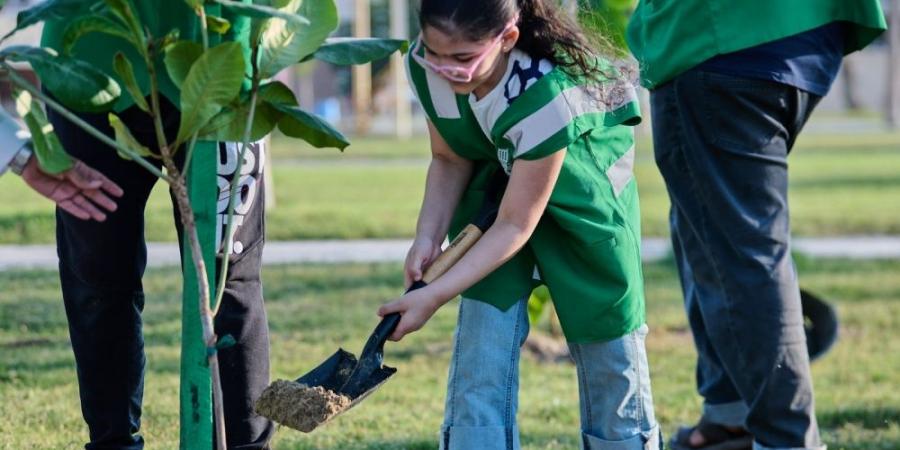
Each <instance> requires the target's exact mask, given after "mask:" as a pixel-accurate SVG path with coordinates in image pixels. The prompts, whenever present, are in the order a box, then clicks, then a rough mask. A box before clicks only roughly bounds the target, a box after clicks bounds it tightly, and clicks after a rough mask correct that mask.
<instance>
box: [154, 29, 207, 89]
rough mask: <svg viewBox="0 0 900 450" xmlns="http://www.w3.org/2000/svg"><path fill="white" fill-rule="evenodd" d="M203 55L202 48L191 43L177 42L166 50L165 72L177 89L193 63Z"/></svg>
mask: <svg viewBox="0 0 900 450" xmlns="http://www.w3.org/2000/svg"><path fill="white" fill-rule="evenodd" d="M202 54H203V46H201V45H200V44H198V43H196V42H192V41H178V42H176V43H174V44H172V45H170V46H169V47H168V48H166V57H165V59H164V60H163V61H164V62H165V64H166V72H168V73H169V78H171V79H172V82H173V83H175V86H177V87H178V88H179V89H180V88H181V85H182V83H183V82H184V79H185V78H187V75H188V72H189V71H190V70H191V66H193V65H194V62H196V61H197V59H198V58H200V55H202Z"/></svg>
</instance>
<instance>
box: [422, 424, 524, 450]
mask: <svg viewBox="0 0 900 450" xmlns="http://www.w3.org/2000/svg"><path fill="white" fill-rule="evenodd" d="M519 447H520V444H519V430H518V428H517V427H516V426H513V427H467V426H450V427H444V428H443V429H442V430H441V445H440V450H469V449H473V448H477V449H479V450H493V449H497V450H509V449H514V450H518V449H519Z"/></svg>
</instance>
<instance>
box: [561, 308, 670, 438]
mask: <svg viewBox="0 0 900 450" xmlns="http://www.w3.org/2000/svg"><path fill="white" fill-rule="evenodd" d="M646 337H647V325H642V326H641V327H640V328H638V329H637V330H635V331H633V332H631V333H629V334H627V335H625V336H622V337H621V338H618V339H614V340H612V341H608V342H597V343H589V344H569V349H570V350H571V351H572V357H573V358H574V359H575V365H576V367H577V368H578V392H579V400H580V404H581V432H582V443H583V448H584V449H585V450H662V448H663V447H662V439H661V436H660V430H659V425H658V424H657V423H656V417H655V415H654V413H653V395H652V393H651V389H650V367H649V365H648V364H647V351H646V349H645V347H644V341H645V339H646Z"/></svg>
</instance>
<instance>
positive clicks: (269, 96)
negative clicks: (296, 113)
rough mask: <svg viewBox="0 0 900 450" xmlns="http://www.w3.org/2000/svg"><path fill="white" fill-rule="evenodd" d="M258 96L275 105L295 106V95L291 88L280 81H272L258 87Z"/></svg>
mask: <svg viewBox="0 0 900 450" xmlns="http://www.w3.org/2000/svg"><path fill="white" fill-rule="evenodd" d="M259 98H260V99H261V100H265V101H266V102H269V103H274V104H276V105H286V106H297V97H295V96H294V92H293V91H291V88H289V87H287V86H285V84H284V83H282V82H280V81H272V82H269V83H266V84H264V85H262V86H260V87H259Z"/></svg>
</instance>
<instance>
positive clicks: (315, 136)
mask: <svg viewBox="0 0 900 450" xmlns="http://www.w3.org/2000/svg"><path fill="white" fill-rule="evenodd" d="M269 104H270V105H272V107H274V108H275V109H277V110H279V111H281V112H283V113H284V117H282V118H281V120H280V121H279V122H278V129H279V130H281V132H282V133H284V134H286V135H288V136H290V137H295V138H300V139H303V140H304V141H306V142H308V143H309V144H310V145H312V146H313V147H317V148H324V147H334V148H337V149H339V150H341V151H343V150H344V149H345V148H347V146H348V145H350V142H349V141H347V138H345V137H344V135H343V134H341V132H340V131H338V130H336V129H334V127H332V126H331V125H330V124H329V123H328V122H326V121H325V120H324V119H322V118H321V117H319V116H316V115H315V114H310V113H308V112H306V111H304V110H302V109H300V108H298V107H294V106H287V105H280V104H276V103H269Z"/></svg>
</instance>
